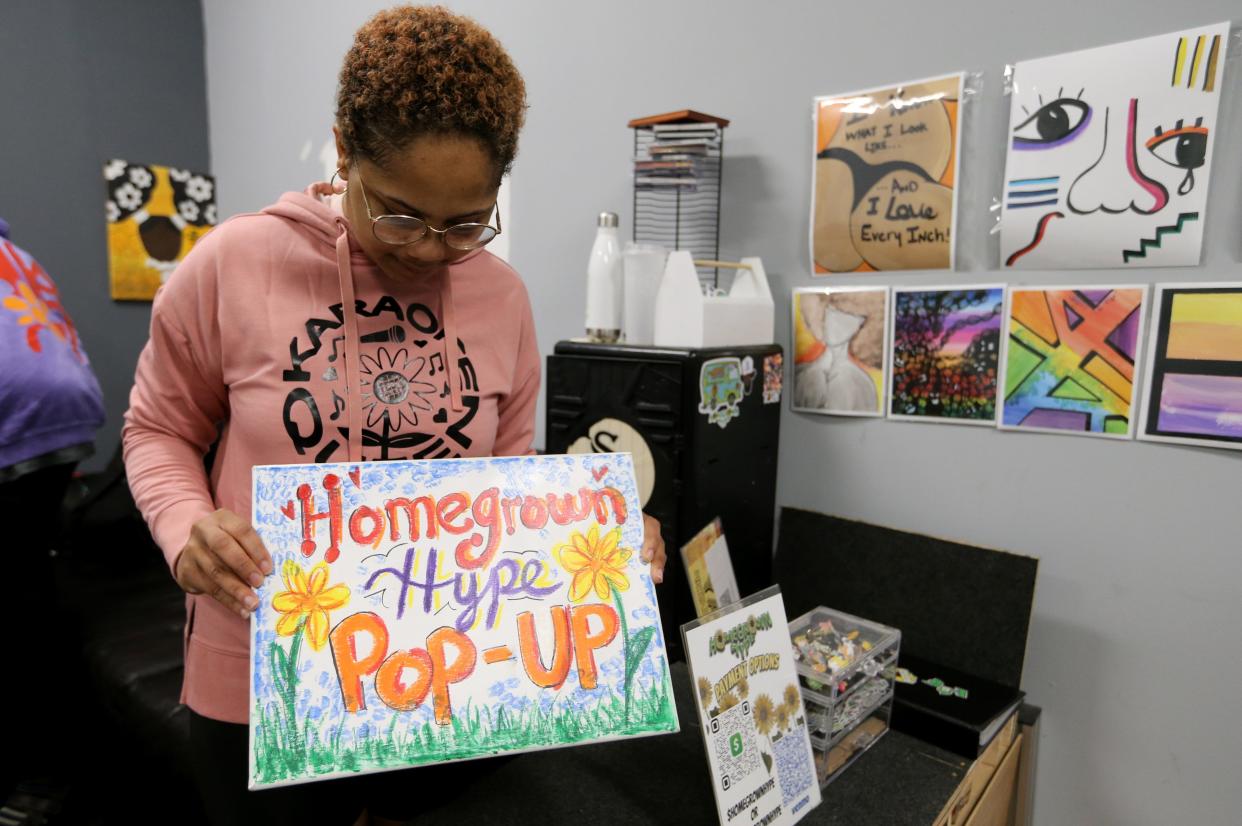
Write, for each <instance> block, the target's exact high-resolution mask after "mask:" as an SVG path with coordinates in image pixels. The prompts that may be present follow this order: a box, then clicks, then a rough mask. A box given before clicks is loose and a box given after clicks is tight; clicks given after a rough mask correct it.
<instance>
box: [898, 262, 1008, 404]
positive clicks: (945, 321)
mask: <svg viewBox="0 0 1242 826" xmlns="http://www.w3.org/2000/svg"><path fill="white" fill-rule="evenodd" d="M1004 309H1005V288H1004V287H1003V286H1001V285H986V286H976V287H940V288H927V289H922V288H894V289H893V313H892V315H893V320H892V324H891V333H890V340H891V344H890V345H889V349H890V351H891V353H892V355H891V357H890V358H891V360H892V368H891V375H890V377H889V401H888V415H889V418H892V419H906V420H910V421H920V422H945V423H951V424H976V425H988V426H994V425H995V424H996V413H997V410H996V390H997V381H996V376H997V367H998V363H999V360H1000V337H1001V322H1002V320H1003V315H1004Z"/></svg>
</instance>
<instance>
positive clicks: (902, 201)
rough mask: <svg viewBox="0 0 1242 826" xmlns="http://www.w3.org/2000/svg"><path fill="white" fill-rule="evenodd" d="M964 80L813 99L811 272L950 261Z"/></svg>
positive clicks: (956, 77)
mask: <svg viewBox="0 0 1242 826" xmlns="http://www.w3.org/2000/svg"><path fill="white" fill-rule="evenodd" d="M964 80H965V74H964V73H960V72H959V73H957V74H952V75H947V76H943V77H937V78H929V79H926V80H919V81H914V82H911V83H905V84H902V85H899V86H889V87H883V88H876V89H870V90H867V91H862V92H853V93H850V94H843V95H833V96H828V97H819V98H816V99H815V102H814V130H815V131H814V140H815V143H814V147H815V156H814V160H813V166H812V186H811V193H812V194H811V198H812V200H811V239H810V240H811V263H812V273H813V274H815V275H822V274H828V273H845V272H873V271H879V270H904V269H953V267H954V263H955V255H954V248H955V243H954V233H955V228H956V225H957V179H958V172H959V155H960V149H961V146H960V144H961V140H960V138H961V129H960V105H961V101H962V89H963V84H964Z"/></svg>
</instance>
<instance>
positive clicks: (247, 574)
mask: <svg viewBox="0 0 1242 826" xmlns="http://www.w3.org/2000/svg"><path fill="white" fill-rule="evenodd" d="M271 572H272V557H271V555H270V554H268V552H267V548H265V547H263V540H261V539H259V535H258V534H257V533H255V530H254V528H252V527H251V526H250V523H248V522H247V521H246V520H244V519H242V518H241V517H240V516H238V515H237V514H235V513H233V512H232V511H228V510H223V509H221V510H218V511H216V512H215V513H213V514H211V515H210V516H205V517H203V518H202V519H200V520H198V521H197V522H195V523H194V527H193V528H192V529H191V530H190V540H189V541H188V542H186V543H185V547H184V548H182V549H181V553H180V554H179V555H178V556H177V562H176V564H175V565H174V566H173V577H174V578H175V579H176V580H177V584H178V585H180V586H181V589H182V590H183V591H185V592H186V593H187V594H207V595H208V596H210V597H212V598H213V599H215V600H216V601H217V602H219V603H220V604H221V605H223V606H224V607H225V608H227V609H229V610H230V611H233V612H234V613H237V614H240V615H241V616H242V617H243V618H247V619H248V618H249V617H250V612H251V611H253V610H254V609H255V608H257V607H258V605H259V597H258V596H257V595H256V594H255V590H254V589H255V588H258V587H259V586H260V585H262V584H263V577H265V576H267V575H268V574H270V573H271Z"/></svg>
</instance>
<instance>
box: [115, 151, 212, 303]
mask: <svg viewBox="0 0 1242 826" xmlns="http://www.w3.org/2000/svg"><path fill="white" fill-rule="evenodd" d="M104 183H105V184H106V185H107V189H108V199H107V202H106V203H105V210H106V212H107V218H108V273H109V277H110V279H111V288H112V297H113V298H114V299H116V300H127V301H150V300H151V299H153V298H154V297H155V291H156V290H158V289H159V288H160V285H161V284H163V283H164V282H165V281H167V280H168V276H169V275H171V274H172V272H173V270H174V269H176V267H177V264H179V263H180V262H181V260H182V259H184V258H185V256H186V254H187V253H189V251H190V248H191V247H193V246H194V244H195V243H197V242H198V240H199V239H200V238H202V237H203V236H204V235H206V234H207V232H208V231H209V230H210V229H211V228H212V227H213V226H214V225H215V223H216V182H215V178H213V177H211V176H210V175H205V174H202V173H200V172H191V171H189V170H188V169H177V168H176V167H171V166H157V165H155V164H136V163H129V162H127V161H120V160H111V161H108V163H106V164H105V165H104Z"/></svg>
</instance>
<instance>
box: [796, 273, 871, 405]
mask: <svg viewBox="0 0 1242 826" xmlns="http://www.w3.org/2000/svg"><path fill="white" fill-rule="evenodd" d="M887 329H888V288H886V287H880V288H839V289H838V288H832V289H828V288H814V287H810V288H802V289H796V290H794V294H793V330H794V392H793V409H794V410H804V411H808V412H811V413H833V414H839V415H842V416H882V415H884V368H885V346H884V345H885V332H886V330H887Z"/></svg>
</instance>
